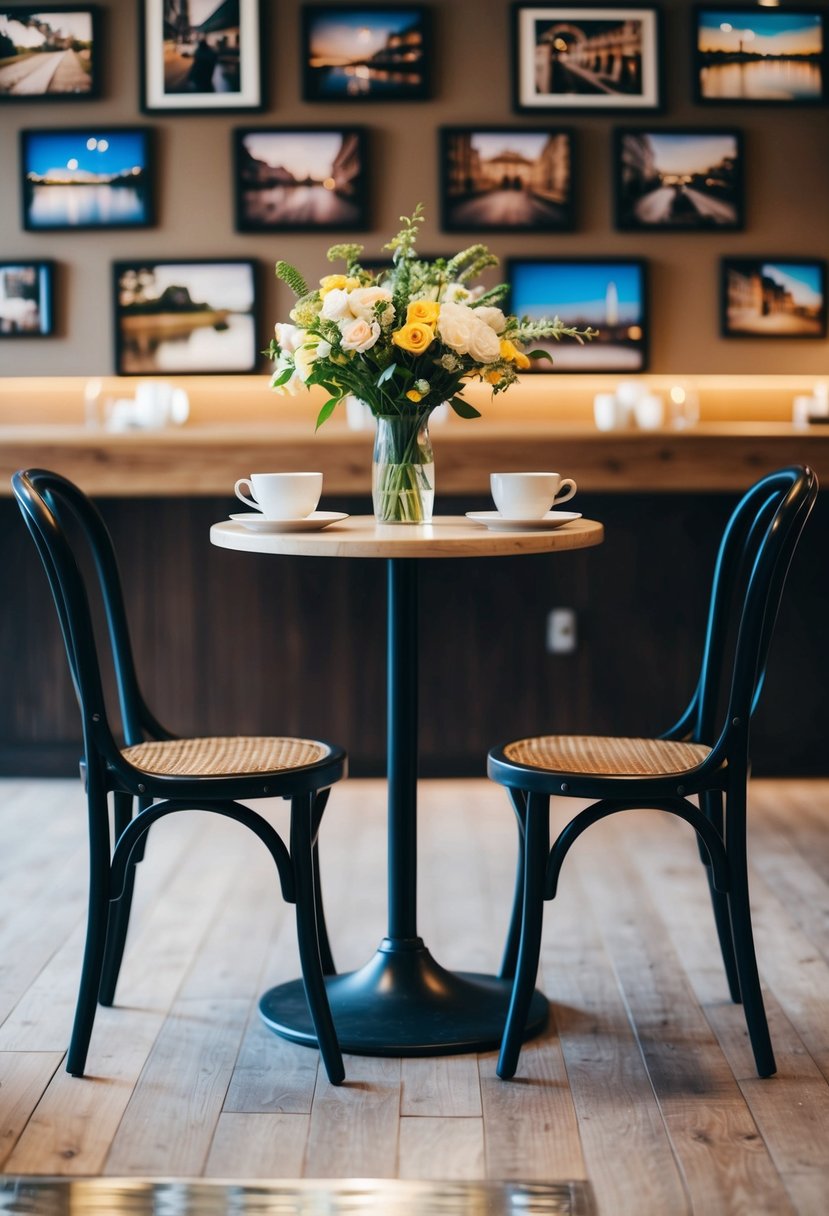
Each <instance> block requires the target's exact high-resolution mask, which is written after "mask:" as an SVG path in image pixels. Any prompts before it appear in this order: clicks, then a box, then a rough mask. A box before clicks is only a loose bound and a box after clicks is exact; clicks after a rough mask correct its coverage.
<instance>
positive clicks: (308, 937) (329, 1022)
mask: <svg viewBox="0 0 829 1216" xmlns="http://www.w3.org/2000/svg"><path fill="white" fill-rule="evenodd" d="M313 816H314V799H313V795H311V796H310V797H309V796H307V795H305V796H302V795H300V796H298V797H295V798H293V799H292V800H291V857H292V858H293V863H294V880H295V883H296V928H297V939H298V942H299V959H300V965H301V968H302V982H303V985H304V987H305V998H306V1000H307V1001H308V1008H309V1010H310V1012H311V1020H312V1022H313V1023H314V1030H315V1031H316V1035H317V1042H318V1043H319V1049H320V1055H321V1056H322V1061H323V1064H324V1065H325V1071H326V1073H327V1074H328V1080H329V1081H330V1082H331V1084H332V1085H340V1084H341V1083H342V1081H343V1080H344V1079H345V1066H344V1064H343V1057H342V1052H341V1051H340V1045H339V1042H338V1041H337V1032H336V1030H335V1029H334V1020H333V1018H332V1017H331V1007H330V1005H329V1004H328V994H327V992H326V990H325V977H324V975H323V970H322V962H321V959H320V948H319V939H318V936H317V916H316V901H315V898H314V867H313V863H312V847H313V846H312V840H313V824H312V820H313Z"/></svg>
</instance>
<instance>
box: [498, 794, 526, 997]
mask: <svg viewBox="0 0 829 1216" xmlns="http://www.w3.org/2000/svg"><path fill="white" fill-rule="evenodd" d="M507 793H508V794H509V797H510V802H511V803H512V809H513V810H514V811H515V818H516V822H517V824H518V857H517V859H516V864H515V890H514V892H513V896H512V912H511V913H510V921H509V928H508V929H507V940H506V942H505V944H504V955H503V958H502V959H501V969H500V971H499V972H498V977H499V979H502V980H511V979H512V978H513V977H514V975H515V965H516V962H517V960H518V943H519V941H520V940H521V915H522V911H523V903H524V832H525V830H526V823H527V801H526V795H525V793H524V791H523V790H515V789H511V788H508V789H507Z"/></svg>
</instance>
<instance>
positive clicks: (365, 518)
mask: <svg viewBox="0 0 829 1216" xmlns="http://www.w3.org/2000/svg"><path fill="white" fill-rule="evenodd" d="M603 540H604V527H603V525H602V524H600V523H597V521H596V520H593V519H576V520H573V521H571V522H570V523H568V524H564V525H563V526H562V527H559V528H552V529H549V530H545V531H537V530H534V529H533V530H528V531H514V532H513V531H510V532H500V531H498V532H494V531H490V530H489V529H488V528H485V527H484V526H483V525H482V524H476V523H472V522H471V521H470V520H468V519H466V518H465V516H463V515H436V516H435V517H434V519H433V520H432V522H431V523H430V524H378V523H377V522H376V521H375V519H374V516H373V515H349V516H347V517H346V518H345V519H343V520H341V521H339V522H338V523H334V524H329V526H328V527H327V528H324V529H322V531H318V532H253V531H251V530H249V529H248V528H246V527H245V526H244V525H243V524H240V523H235V522H233V521H232V520H227V521H225V522H224V523H219V524H214V525H213V526H212V528H211V529H210V541H211V543H212V544H214V545H218V546H219V547H220V548H224V549H240V550H242V551H244V552H248V553H278V554H293V555H295V556H300V557H510V556H512V557H516V556H520V555H522V554H530V553H553V552H556V551H558V550H567V549H588V548H591V547H592V546H593V545H600V544H601V543H602V541H603Z"/></svg>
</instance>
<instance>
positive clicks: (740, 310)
mask: <svg viewBox="0 0 829 1216" xmlns="http://www.w3.org/2000/svg"><path fill="white" fill-rule="evenodd" d="M826 311H827V309H826V261H825V260H824V259H823V258H804V257H771V256H766V255H758V256H756V257H745V256H742V255H741V256H739V257H724V258H722V259H721V261H720V333H721V335H722V337H723V338H748V339H752V340H755V339H758V338H759V339H761V340H767V339H774V340H782V339H787V338H788V339H793V338H794V339H806V340H812V339H815V338H818V339H821V338H825V337H826Z"/></svg>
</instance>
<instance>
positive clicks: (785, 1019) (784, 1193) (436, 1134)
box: [0, 780, 829, 1216]
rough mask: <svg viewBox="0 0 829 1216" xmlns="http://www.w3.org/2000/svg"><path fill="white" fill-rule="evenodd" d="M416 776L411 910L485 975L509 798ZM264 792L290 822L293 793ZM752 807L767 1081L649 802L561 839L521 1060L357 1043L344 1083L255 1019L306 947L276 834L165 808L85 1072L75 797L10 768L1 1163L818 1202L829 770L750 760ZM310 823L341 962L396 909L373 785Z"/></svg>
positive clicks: (670, 838)
mask: <svg viewBox="0 0 829 1216" xmlns="http://www.w3.org/2000/svg"><path fill="white" fill-rule="evenodd" d="M420 798H421V809H420V857H421V863H420V876H419V892H420V929H421V933H422V935H423V937H424V938H425V940H426V942H427V944H428V945H429V946H430V948H431V949H432V951H433V953H434V954H435V955H436V956H437V958H438V959H439V960H440V962H442V963H444V964H445V965H447V966H450V967H462V968H464V969H468V970H482V971H487V970H493V969H495V968H496V967H497V964H498V959H499V953H500V949H501V944H502V941H503V936H504V932H505V927H506V921H507V913H508V905H509V900H510V894H511V883H512V876H513V858H514V847H515V842H514V827H513V823H512V820H511V815H510V812H509V810H508V807H507V802H506V798H505V797H504V795H503V791H501V790H500V789H498V788H497V787H495V786H493V785H491V784H489V783H488V782H485V781H457V782H449V781H443V782H424V783H422V785H421V792H420ZM260 805H262V806H267V808H268V811H269V813H272V816H273V819H274V822H276V823H277V824H278V825H280V826H281V825H284V822H285V809H284V806H283V804H282V803H281V802H273V803H270V804H264V803H263V804H260ZM572 806H573V804H572V803H571V804H570V807H569V808H568V809H572ZM563 813H564V810H563V807H562V806H561V804H559V806H558V807H556V808H555V810H554V814H555V815H556V816H558V815H562V814H563ZM750 820H751V866H752V898H753V903H754V906H755V930H756V937H757V946H758V957H759V962H760V970H761V975H762V979H763V983H764V985H765V989H766V995H767V1005H768V1009H769V1015H770V1021H771V1026H772V1037H773V1041H774V1046H775V1050H776V1053H777V1060H778V1066H779V1072H778V1075H777V1076H776V1077H775V1078H773V1079H772V1080H769V1081H759V1080H758V1079H757V1077H756V1076H755V1073H754V1068H753V1063H752V1058H751V1052H750V1049H749V1047H748V1043H747V1039H746V1035H745V1028H744V1022H743V1018H742V1013H741V1010H740V1008H739V1007H736V1006H734V1005H732V1004H731V1003H730V1002H729V1000H728V998H727V992H726V988H725V981H724V977H723V973H722V967H721V963H720V959H719V953H718V947H717V943H716V937H715V933H714V929H713V923H712V919H711V915H710V910H709V907H708V896H707V888H706V884H705V878H704V874H703V871H702V868H701V867H700V865H699V862H698V860H697V855H696V848H695V845H694V842H693V839H692V837H691V835H690V832H689V830H688V829H687V827H686V826H685V825H683V824H680V823H677V822H675V821H672V820H669V819H668V818H667V817H663V816H660V815H659V814H658V813H657V812H637V813H635V814H631V815H629V816H626V817H625V821H624V823H622V822H620V821H619V820H617V821H616V822H614V821H612V820H611V821H607V822H605V823H602V824H598V825H596V826H595V827H594V828H592V829H591V831H590V832H588V833H587V834H586V836H585V837H583V838H582V840H580V841H579V844H578V845H577V847H576V849H575V850H574V852H573V854H572V856H571V857H570V858H569V859H568V863H567V865H566V866H565V869H564V873H563V876H562V881H561V884H560V892H559V896H558V898H557V899H556V901H555V903H554V904H551V905H549V906H548V908H547V913H546V919H545V935H544V947H543V957H542V967H543V975H542V980H541V983H542V986H543V987H544V989H545V991H546V992H547V994H548V996H549V997H550V998H551V1000H552V1001H553V1016H552V1018H551V1024H550V1027H549V1029H548V1031H547V1032H545V1034H544V1035H543V1036H542V1037H541V1038H539V1039H537V1040H535V1041H534V1042H532V1043H531V1044H528V1045H527V1046H526V1047H525V1048H524V1051H523V1053H522V1056H521V1063H520V1069H519V1073H518V1076H517V1078H516V1079H515V1080H514V1081H513V1082H509V1083H505V1082H502V1081H499V1080H498V1079H497V1077H496V1076H495V1054H494V1053H487V1054H484V1055H481V1056H478V1057H475V1056H458V1057H445V1058H439V1059H424V1060H403V1061H401V1060H396V1059H385V1060H383V1059H368V1058H365V1057H356V1056H352V1057H348V1058H347V1059H346V1068H347V1072H348V1083H347V1084H346V1085H345V1086H343V1087H342V1088H339V1089H335V1088H333V1087H332V1086H330V1085H329V1084H328V1083H327V1081H326V1079H325V1077H324V1074H323V1073H322V1072H321V1071H320V1070H319V1069H318V1067H317V1057H316V1053H314V1052H312V1051H309V1050H307V1049H303V1048H300V1047H295V1046H293V1045H291V1044H288V1043H285V1042H283V1041H281V1040H279V1039H277V1038H275V1037H274V1036H273V1035H272V1034H271V1033H270V1032H268V1031H267V1030H265V1029H264V1028H263V1027H262V1025H261V1024H260V1022H259V1019H258V1016H257V1012H256V1001H257V997H258V995H259V994H260V992H261V991H262V990H263V989H264V988H265V987H269V986H270V985H272V984H274V983H278V982H280V981H281V980H283V979H288V978H290V977H292V976H294V975H295V974H296V973H297V969H298V968H297V954H296V944H295V934H294V924H293V915H292V910H291V909H288V908H286V907H285V906H284V905H283V904H282V903H281V901H280V899H279V897H278V892H277V889H276V887H275V880H274V875H273V873H272V869H271V865H270V863H269V860H268V858H267V855H266V853H265V851H264V850H263V849H262V848H261V847H260V846H259V845H258V842H257V841H256V840H255V839H254V838H253V837H252V836H250V835H249V834H247V833H245V832H244V831H243V830H242V829H241V828H239V827H238V826H237V825H234V824H230V823H226V822H223V821H221V820H218V819H212V818H208V817H207V816H202V815H198V814H196V813H189V814H187V815H182V816H179V817H177V819H176V820H175V821H172V820H171V821H167V822H165V823H164V824H161V825H160V826H159V827H158V828H156V829H154V833H153V834H152V835H151V838H150V843H149V846H148V850H147V858H146V861H145V862H144V864H142V866H141V867H140V869H139V881H138V886H137V893H136V899H135V905H134V912H133V923H132V926H131V930H130V933H131V936H130V938H129V940H128V943H127V951H126V955H125V960H124V966H123V970H122V976H121V981H120V984H119V989H118V993H117V1001H118V1004H117V1006H116V1007H114V1008H112V1009H101V1010H99V1013H98V1016H97V1020H96V1024H95V1030H94V1032H93V1037H92V1048H91V1053H90V1060H89V1077H88V1078H86V1079H83V1080H78V1079H73V1078H71V1077H68V1076H67V1075H66V1073H65V1071H64V1069H63V1053H64V1051H65V1047H66V1043H67V1039H68V1034H69V1028H70V1024H71V1018H72V1012H73V1004H74V998H75V986H76V982H77V976H78V971H79V960H80V952H81V948H82V944H83V929H84V901H85V849H84V805H83V799H82V795H81V791H80V788H79V786H78V785H77V784H76V783H74V782H66V781H48V782H47V781H13V780H5V781H2V782H0V1170H2V1171H3V1172H5V1173H6V1174H27V1175H28V1174H35V1175H72V1176H82V1175H104V1176H122V1177H123V1176H128V1177H129V1176H139V1175H140V1176H150V1177H159V1176H165V1177H169V1176H207V1177H221V1178H228V1177H230V1178H242V1179H254V1178H263V1177H271V1178H301V1177H305V1178H336V1177H376V1178H405V1179H437V1178H440V1179H453V1180H468V1179H514V1180H520V1181H523V1182H532V1181H564V1180H568V1179H587V1180H588V1181H589V1183H590V1185H591V1187H592V1189H593V1194H594V1197H595V1203H596V1207H597V1210H598V1212H599V1213H600V1216H628V1214H631V1216H633V1214H634V1213H635V1214H636V1216H650V1214H653V1216H675V1214H676V1216H692V1214H695V1213H705V1216H718V1214H719V1213H743V1214H745V1216H757V1214H759V1213H769V1214H771V1213H773V1214H774V1216H784V1214H792V1213H797V1214H799V1216H818V1214H820V1216H823V1214H824V1213H825V1212H826V1211H827V1208H828V1207H829V1200H827V1196H828V1195H829V1084H827V1082H828V1081H829V781H803V782H799V781H758V782H755V783H754V784H753V786H752V789H751V797H750ZM322 847H323V858H322V864H323V878H324V883H325V892H326V902H327V907H328V912H329V920H330V925H331V931H332V938H333V944H334V948H335V955H336V957H337V960H338V964H339V966H340V967H341V968H343V969H349V968H351V967H354V966H358V965H360V964H361V963H362V962H364V961H365V960H366V958H367V957H368V956H369V955H370V954H371V952H372V951H373V949H374V946H375V945H376V943H377V941H378V939H379V937H380V936H382V932H383V927H384V921H385V885H384V875H385V822H384V787H383V785H382V784H381V783H380V782H372V781H350V782H347V783H345V784H343V785H342V786H341V787H339V788H338V789H337V790H335V792H334V795H333V796H332V799H331V808H330V810H329V812H328V815H327V816H326V821H325V824H324V829H323V846H322Z"/></svg>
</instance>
